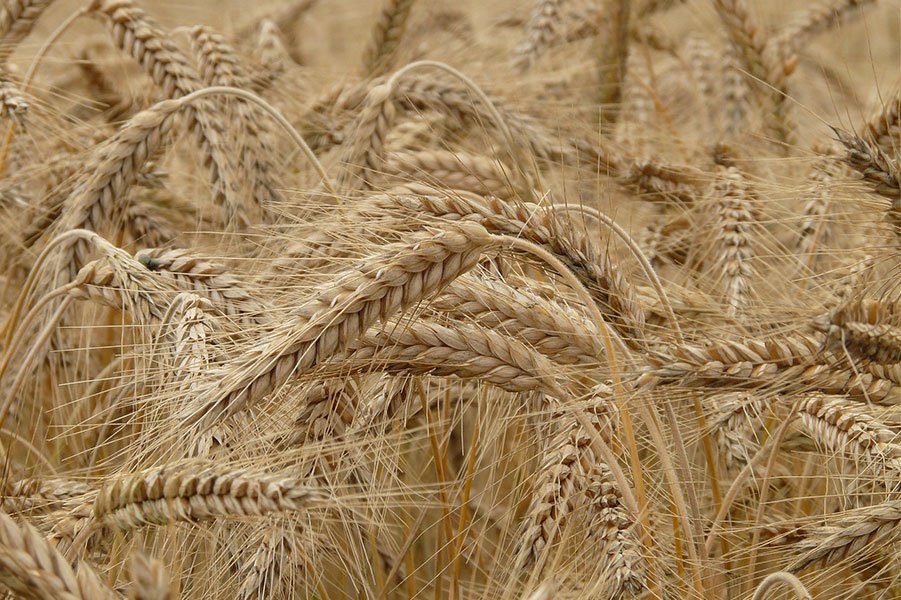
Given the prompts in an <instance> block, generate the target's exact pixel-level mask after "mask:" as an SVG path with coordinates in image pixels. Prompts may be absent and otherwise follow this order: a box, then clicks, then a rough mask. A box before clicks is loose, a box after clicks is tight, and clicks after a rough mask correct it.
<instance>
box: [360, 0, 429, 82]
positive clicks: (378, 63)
mask: <svg viewBox="0 0 901 600" xmlns="http://www.w3.org/2000/svg"><path fill="white" fill-rule="evenodd" d="M415 3H416V2H415V0H384V6H383V7H382V10H381V12H380V13H379V16H378V18H377V19H376V22H375V27H374V28H373V30H372V39H371V40H370V41H369V45H368V46H367V47H366V52H365V53H364V56H363V69H364V70H365V72H366V73H368V74H369V75H370V76H375V75H380V74H381V73H384V72H385V71H387V70H388V68H389V67H390V60H391V58H392V56H393V55H394V54H395V53H396V52H397V49H398V47H399V46H400V42H401V38H402V37H403V35H404V30H405V29H406V27H407V21H408V20H409V19H410V10H411V9H412V8H413V5H414V4H415Z"/></svg>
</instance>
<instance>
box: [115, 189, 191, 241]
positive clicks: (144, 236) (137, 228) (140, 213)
mask: <svg viewBox="0 0 901 600" xmlns="http://www.w3.org/2000/svg"><path fill="white" fill-rule="evenodd" d="M155 194H156V191H155V190H149V189H147V188H136V189H132V190H131V192H130V193H129V195H128V196H129V198H128V208H126V209H125V213H124V215H123V219H124V220H125V225H126V230H127V232H128V235H129V237H130V238H131V239H132V240H134V241H135V242H138V243H140V244H141V245H142V246H150V247H156V246H162V245H164V244H168V243H169V242H171V241H172V240H174V239H175V238H176V237H178V233H176V231H175V230H174V229H173V227H172V226H171V224H170V223H168V222H167V221H166V220H165V219H164V218H161V215H159V214H157V213H158V212H159V211H158V210H156V208H155V206H154V203H153V200H152V199H153V198H154V196H155Z"/></svg>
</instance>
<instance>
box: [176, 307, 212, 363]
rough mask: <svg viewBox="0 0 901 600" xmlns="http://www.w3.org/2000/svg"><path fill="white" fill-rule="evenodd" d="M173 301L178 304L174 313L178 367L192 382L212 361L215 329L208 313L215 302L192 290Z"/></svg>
mask: <svg viewBox="0 0 901 600" xmlns="http://www.w3.org/2000/svg"><path fill="white" fill-rule="evenodd" d="M173 302H174V303H176V304H177V306H178V308H177V309H176V310H175V311H174V312H173V314H172V316H171V321H172V322H173V323H174V331H173V332H172V336H173V342H174V344H175V352H174V354H173V360H174V363H175V370H176V371H177V372H178V373H179V374H181V373H185V374H186V379H187V380H188V381H190V380H191V379H192V377H197V376H199V375H201V374H202V373H204V372H205V371H206V370H207V369H208V368H209V365H210V362H211V359H210V349H209V347H208V344H209V341H208V340H209V338H210V336H211V334H212V333H213V330H214V329H213V325H212V323H211V322H210V319H209V316H208V313H210V312H212V310H213V304H212V302H210V301H209V300H207V299H206V298H201V297H200V296H198V295H197V294H192V293H190V292H187V293H184V294H179V295H178V296H176V297H175V299H174V300H173Z"/></svg>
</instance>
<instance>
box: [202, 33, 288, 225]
mask: <svg viewBox="0 0 901 600" xmlns="http://www.w3.org/2000/svg"><path fill="white" fill-rule="evenodd" d="M191 40H192V42H193V45H194V52H195V54H196V56H197V62H198V63H199V65H200V76H201V78H202V79H203V81H204V82H205V83H206V84H207V85H218V86H227V87H236V88H244V89H246V88H249V87H251V81H250V77H248V75H247V74H246V71H245V69H244V67H243V66H242V64H241V59H240V58H239V57H238V55H237V53H236V52H235V50H234V49H233V48H232V47H231V45H230V44H229V43H228V42H227V41H226V40H225V38H224V37H223V36H222V35H220V34H218V33H215V32H214V31H213V30H212V29H211V28H210V27H206V26H198V27H195V28H194V29H192V30H191ZM233 114H234V117H235V119H236V121H237V124H238V125H239V126H240V130H241V133H238V132H234V133H233V134H232V140H234V141H236V142H237V143H238V144H239V146H240V148H241V151H240V156H241V161H240V164H241V165H243V166H245V167H246V168H247V169H248V170H249V171H250V188H251V190H252V195H253V198H254V201H255V203H256V205H257V206H258V207H264V208H265V207H269V206H271V205H273V204H275V203H278V202H279V201H281V196H280V195H279V194H278V192H277V191H276V190H277V189H278V188H277V186H276V185H275V183H274V181H273V179H272V170H273V166H272V163H271V161H270V158H269V157H271V156H276V155H277V152H276V151H275V149H274V148H273V146H272V143H271V140H272V132H271V130H270V128H269V121H268V119H267V118H266V116H264V115H261V114H260V111H259V109H258V107H257V106H256V105H252V104H250V103H249V102H244V101H243V100H239V101H238V102H237V105H236V106H235V107H234V111H233ZM235 134H237V135H235ZM235 138H237V139H235Z"/></svg>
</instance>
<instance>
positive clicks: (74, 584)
mask: <svg viewBox="0 0 901 600" xmlns="http://www.w3.org/2000/svg"><path fill="white" fill-rule="evenodd" d="M0 581H2V583H3V585H4V586H5V587H7V588H8V589H10V590H12V591H14V592H15V593H17V594H19V595H20V596H21V597H23V598H29V599H32V600H114V599H115V598H116V597H117V596H116V595H115V594H114V593H113V591H112V590H110V589H109V588H108V587H107V586H106V585H104V584H103V583H102V582H101V581H100V579H99V578H98V577H97V575H96V574H95V573H94V571H93V570H92V569H91V567H90V566H88V564H87V563H85V562H82V563H81V564H80V565H79V567H78V569H77V571H76V570H75V569H73V568H72V567H71V566H70V565H69V562H68V561H67V560H66V559H65V558H64V557H63V555H62V554H60V553H59V550H57V549H56V548H54V547H53V545H52V544H51V543H50V542H48V541H47V540H46V539H45V538H44V537H43V536H42V535H41V534H40V533H38V531H37V530H36V529H35V528H34V527H32V526H31V525H29V524H27V523H23V524H17V523H16V522H14V521H13V520H12V519H11V518H10V517H9V515H7V514H5V513H2V512H0Z"/></svg>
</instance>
